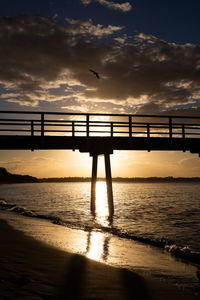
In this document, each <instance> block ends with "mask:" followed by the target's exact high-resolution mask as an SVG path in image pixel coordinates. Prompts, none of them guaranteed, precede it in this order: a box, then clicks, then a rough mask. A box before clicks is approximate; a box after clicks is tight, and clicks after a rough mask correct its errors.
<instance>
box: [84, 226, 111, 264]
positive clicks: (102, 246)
mask: <svg viewBox="0 0 200 300" xmlns="http://www.w3.org/2000/svg"><path fill="white" fill-rule="evenodd" d="M109 240H110V237H109V236H106V235H105V234H102V233H101V232H89V233H88V243H87V253H86V256H87V257H88V258H91V259H94V260H97V261H106V260H107V258H108V255H109Z"/></svg>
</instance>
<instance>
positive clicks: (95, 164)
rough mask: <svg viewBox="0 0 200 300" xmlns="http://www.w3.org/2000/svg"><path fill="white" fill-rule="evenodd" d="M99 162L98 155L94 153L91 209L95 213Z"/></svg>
mask: <svg viewBox="0 0 200 300" xmlns="http://www.w3.org/2000/svg"><path fill="white" fill-rule="evenodd" d="M97 162H98V155H93V160H92V184H91V202H90V209H91V212H92V213H93V214H95V210H96V182H97Z"/></svg>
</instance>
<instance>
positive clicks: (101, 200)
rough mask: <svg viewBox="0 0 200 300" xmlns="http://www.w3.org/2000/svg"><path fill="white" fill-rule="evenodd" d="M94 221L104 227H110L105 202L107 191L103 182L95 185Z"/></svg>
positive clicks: (106, 203)
mask: <svg viewBox="0 0 200 300" xmlns="http://www.w3.org/2000/svg"><path fill="white" fill-rule="evenodd" d="M95 221H96V222H97V223H99V224H100V225H102V226H104V227H108V226H109V225H110V221H109V212H108V202H107V189H106V182H104V181H100V182H97V183H96V212H95Z"/></svg>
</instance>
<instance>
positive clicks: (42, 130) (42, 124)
mask: <svg viewBox="0 0 200 300" xmlns="http://www.w3.org/2000/svg"><path fill="white" fill-rule="evenodd" d="M41 136H44V113H41Z"/></svg>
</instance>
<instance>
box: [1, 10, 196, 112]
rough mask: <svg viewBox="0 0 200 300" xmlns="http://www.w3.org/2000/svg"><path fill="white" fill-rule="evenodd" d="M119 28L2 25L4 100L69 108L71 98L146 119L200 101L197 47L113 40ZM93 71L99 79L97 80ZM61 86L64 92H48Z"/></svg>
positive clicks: (43, 22) (47, 21)
mask: <svg viewBox="0 0 200 300" xmlns="http://www.w3.org/2000/svg"><path fill="white" fill-rule="evenodd" d="M121 29H122V28H121V27H117V26H112V25H109V26H107V27H103V26H102V25H100V24H97V25H95V24H93V23H92V21H91V20H89V21H82V20H72V19H66V23H60V22H59V21H58V20H57V19H55V18H47V17H41V16H35V15H23V16H19V17H16V18H5V17H3V18H0V35H1V41H0V83H1V84H3V86H4V89H6V92H4V94H3V95H1V98H3V99H8V100H9V101H11V102H12V101H13V102H17V103H19V104H23V105H37V103H38V102H39V101H56V100H62V101H63V100H64V99H66V106H67V102H68V101H69V100H68V99H70V97H72V96H73V97H74V99H76V101H78V102H79V103H83V102H82V101H85V102H87V103H89V101H92V102H93V103H95V102H100V103H103V102H102V101H104V102H107V103H108V102H109V103H110V104H109V105H107V106H108V107H110V109H111V111H112V108H113V109H116V108H117V107H118V108H119V110H120V112H136V111H139V112H146V113H148V112H149V113H153V112H160V111H163V110H169V109H173V108H175V107H176V109H178V108H179V106H180V107H181V109H183V108H184V105H193V104H194V103H196V102H197V101H198V99H199V98H200V47H199V46H196V45H191V44H185V45H177V44H175V43H168V42H166V41H162V40H160V39H158V38H156V37H153V36H149V35H145V34H142V33H141V34H139V35H137V36H135V38H133V39H132V40H130V39H129V40H127V39H126V36H125V35H123V34H122V35H121V36H120V35H119V34H118V36H116V33H120V30H121ZM113 35H114V36H113ZM107 37H109V39H108V38H107ZM90 68H92V69H94V70H96V71H97V72H99V73H100V76H101V79H100V80H97V79H96V78H95V77H94V76H92V74H91V72H89V69H90ZM63 84H66V87H67V90H66V91H65V93H63V94H60V95H59V96H58V95H57V94H56V93H54V94H53V93H51V90H52V89H55V90H56V89H59V88H60V86H61V85H63ZM74 86H76V89H74V88H73V87H74ZM195 105H196V104H195ZM70 106H72V104H71V103H70ZM93 107H95V106H93ZM97 107H98V109H99V105H98V106H97ZM89 108H90V105H89V106H88V109H89Z"/></svg>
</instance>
